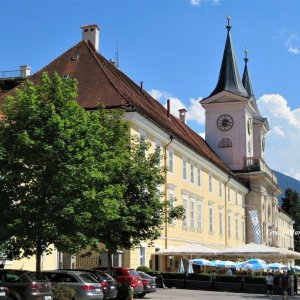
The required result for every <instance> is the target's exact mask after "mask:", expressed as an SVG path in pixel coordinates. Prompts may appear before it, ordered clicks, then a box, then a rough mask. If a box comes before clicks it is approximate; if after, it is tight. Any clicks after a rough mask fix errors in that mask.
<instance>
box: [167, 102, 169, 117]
mask: <svg viewBox="0 0 300 300" xmlns="http://www.w3.org/2000/svg"><path fill="white" fill-rule="evenodd" d="M167 117H168V118H170V99H168V100H167Z"/></svg>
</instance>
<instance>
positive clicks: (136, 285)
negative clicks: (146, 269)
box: [96, 267, 144, 296]
mask: <svg viewBox="0 0 300 300" xmlns="http://www.w3.org/2000/svg"><path fill="white" fill-rule="evenodd" d="M96 269H97V270H98V269H100V270H102V271H105V272H107V271H108V268H107V267H99V268H96ZM112 277H113V278H114V279H115V280H116V282H117V284H121V285H130V286H131V287H132V288H133V294H134V295H135V296H139V295H141V294H142V293H143V292H144V287H143V283H142V278H141V277H140V276H139V274H138V273H137V271H136V270H135V269H129V268H123V267H113V268H112Z"/></svg>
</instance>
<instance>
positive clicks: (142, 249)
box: [140, 246, 146, 266]
mask: <svg viewBox="0 0 300 300" xmlns="http://www.w3.org/2000/svg"><path fill="white" fill-rule="evenodd" d="M145 265H146V247H144V246H140V266H145Z"/></svg>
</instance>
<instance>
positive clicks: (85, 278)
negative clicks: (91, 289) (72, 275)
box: [79, 273, 98, 283]
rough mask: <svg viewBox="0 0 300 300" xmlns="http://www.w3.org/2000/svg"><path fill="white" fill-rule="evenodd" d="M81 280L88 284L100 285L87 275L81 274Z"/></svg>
mask: <svg viewBox="0 0 300 300" xmlns="http://www.w3.org/2000/svg"><path fill="white" fill-rule="evenodd" d="M79 276H80V278H81V279H82V280H83V281H84V282H86V283H98V281H97V279H95V278H94V277H93V276H91V275H90V274H87V273H81V274H80V275H79Z"/></svg>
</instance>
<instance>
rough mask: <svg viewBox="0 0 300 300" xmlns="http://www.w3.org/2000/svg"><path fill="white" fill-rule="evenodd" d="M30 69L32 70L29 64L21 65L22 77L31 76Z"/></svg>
mask: <svg viewBox="0 0 300 300" xmlns="http://www.w3.org/2000/svg"><path fill="white" fill-rule="evenodd" d="M30 70H31V68H30V67H29V66H27V65H25V66H20V77H23V78H26V77H28V76H30Z"/></svg>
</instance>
